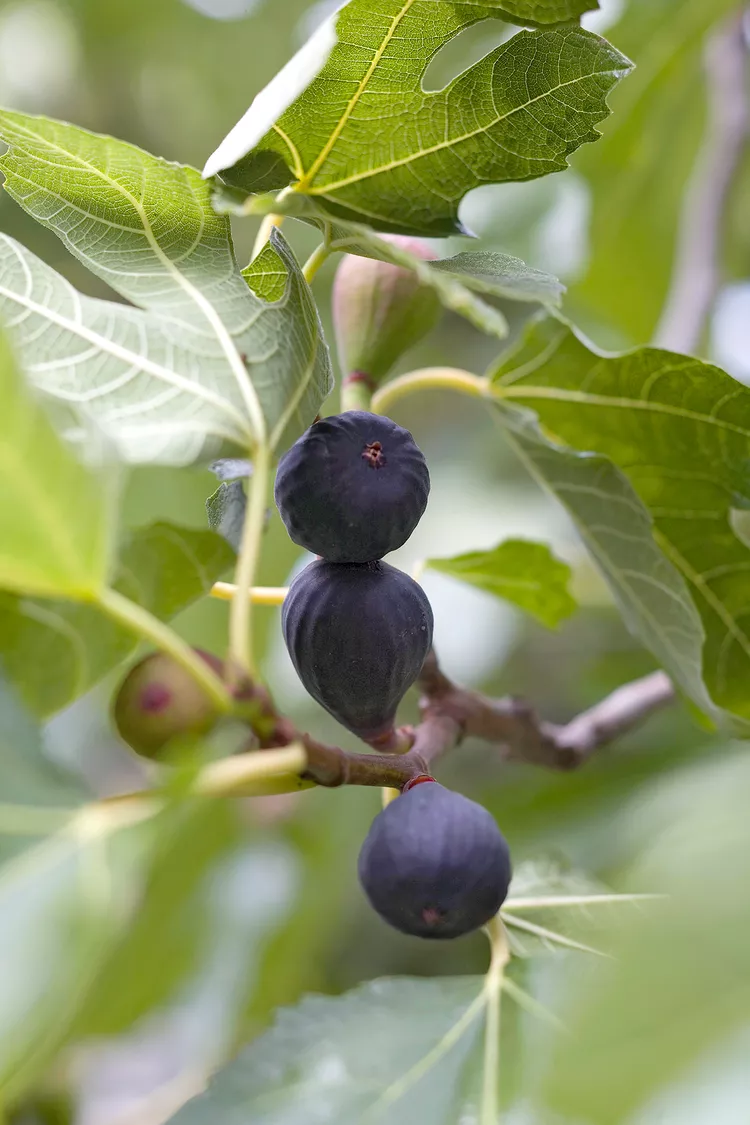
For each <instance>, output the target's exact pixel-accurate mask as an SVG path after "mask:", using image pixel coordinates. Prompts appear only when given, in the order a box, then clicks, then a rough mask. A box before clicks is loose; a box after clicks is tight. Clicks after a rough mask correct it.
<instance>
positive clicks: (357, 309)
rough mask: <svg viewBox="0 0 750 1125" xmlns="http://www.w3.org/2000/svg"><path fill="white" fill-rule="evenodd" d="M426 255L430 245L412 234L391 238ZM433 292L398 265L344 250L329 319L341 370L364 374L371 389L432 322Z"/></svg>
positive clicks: (436, 312) (435, 314) (436, 313)
mask: <svg viewBox="0 0 750 1125" xmlns="http://www.w3.org/2000/svg"><path fill="white" fill-rule="evenodd" d="M389 241H391V242H394V243H395V244H396V245H398V246H399V247H400V248H401V249H403V250H408V251H409V252H410V253H411V254H414V255H415V256H416V257H418V258H422V259H423V260H425V261H431V260H432V259H434V257H435V255H434V254H433V252H432V250H431V249H430V247H429V246H428V245H427V244H426V243H424V242H420V241H419V239H416V238H402V237H400V236H398V235H395V236H393V237H391V238H390V239H389ZM440 313H441V305H440V301H439V300H438V297H437V294H436V293H435V291H434V290H433V289H430V288H429V286H426V285H423V284H422V283H421V282H420V280H419V278H418V277H417V275H416V274H415V273H414V272H413V271H412V270H409V269H405V268H404V267H402V266H394V265H391V264H390V263H389V262H377V261H375V260H374V259H373V258H361V257H358V256H354V255H349V254H348V255H346V257H345V258H344V259H343V261H342V262H341V265H340V266H339V268H338V270H337V272H336V279H335V281H334V285H333V323H334V327H335V330H336V343H337V345H338V353H339V360H340V363H341V369H342V371H343V372H344V375H345V376H348V377H351V376H352V375H358V376H359V377H363V376H364V377H365V378H366V379H367V381H368V382H369V384H370V387H371V389H374V388H375V387H376V386H377V384H378V383H379V382H380V381H381V380H382V379H383V378H384V377H385V376H386V375H387V374H388V372H389V371H390V370H391V368H392V367H393V365H394V364H395V363H396V362H397V360H398V359H400V357H401V356H402V355H403V354H404V352H406V351H408V350H409V348H412V347H414V345H415V344H418V343H419V341H420V340H421V339H422V338H423V337H424V336H426V335H427V333H428V332H429V331H430V330H431V329H433V328H434V327H435V325H436V324H437V322H438V320H439V319H440Z"/></svg>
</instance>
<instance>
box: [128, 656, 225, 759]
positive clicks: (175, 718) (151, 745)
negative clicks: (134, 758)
mask: <svg viewBox="0 0 750 1125" xmlns="http://www.w3.org/2000/svg"><path fill="white" fill-rule="evenodd" d="M196 652H197V654H198V656H200V657H201V659H202V660H204V661H205V662H206V663H207V664H209V665H210V666H211V667H212V668H213V669H214V671H215V672H218V673H219V674H220V673H221V672H222V663H221V661H220V660H219V659H218V657H216V656H212V655H211V653H208V652H202V651H201V650H200V649H196ZM113 713H114V720H115V726H116V727H117V730H118V733H119V735H120V737H121V738H122V739H123V741H124V742H127V744H128V745H129V746H130V747H131V748H132V749H133V750H135V751H136V753H138V754H142V755H143V756H144V757H147V758H155V757H158V755H159V752H160V751H161V750H162V749H163V748H164V747H165V746H166V744H167V743H168V742H169V741H170V739H172V738H175V737H177V736H178V735H198V734H204V733H205V732H206V731H208V730H210V729H211V727H212V726H213V725H214V723H215V722H216V720H217V719H218V717H219V714H218V711H217V709H216V704H215V703H214V702H213V701H212V700H211V698H210V697H209V696H208V695H207V694H206V692H205V691H204V690H203V688H202V687H201V686H200V684H198V683H196V681H195V679H194V678H193V677H192V676H191V675H190V673H189V672H188V671H186V669H185V668H183V667H182V665H180V664H178V663H177V662H176V661H175V660H174V659H173V658H172V657H171V656H168V655H167V654H166V653H164V652H154V653H152V654H151V655H150V656H146V657H145V658H144V659H143V660H141V661H139V662H138V664H136V665H135V666H134V667H133V668H131V670H130V671H129V672H128V674H127V676H126V677H125V679H124V680H123V682H122V684H121V685H120V688H119V690H118V692H117V696H116V697H115V702H114V708H113Z"/></svg>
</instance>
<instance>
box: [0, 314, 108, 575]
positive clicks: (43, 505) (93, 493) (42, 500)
mask: <svg viewBox="0 0 750 1125" xmlns="http://www.w3.org/2000/svg"><path fill="white" fill-rule="evenodd" d="M0 402H1V403H2V410H1V411H0V495H1V496H2V500H1V501H0V588H5V589H6V590H7V589H11V590H16V591H18V592H19V593H28V594H42V595H55V594H57V595H70V596H73V597H91V596H92V595H93V594H95V593H96V591H97V590H99V589H100V588H101V587H102V586H103V585H104V582H105V580H106V575H107V570H108V566H109V555H110V544H111V537H112V530H113V528H112V525H113V518H112V512H111V508H112V505H113V503H114V494H113V489H112V475H111V473H110V472H109V471H108V470H106V469H104V468H103V467H99V469H98V471H97V470H96V469H93V468H91V469H90V468H87V467H85V466H84V465H82V464H81V463H80V461H79V460H78V459H77V457H76V454H75V453H74V451H73V450H72V449H71V448H69V447H68V446H67V445H66V444H65V443H64V442H63V441H61V440H60V438H58V436H57V434H56V432H55V430H54V428H53V426H52V423H51V422H50V420H49V418H48V416H47V414H46V413H45V411H44V409H43V406H42V404H41V403H40V402H39V401H38V400H37V398H36V397H35V395H34V394H33V393H32V392H31V391H30V389H29V388H28V387H27V386H26V384H25V382H24V379H23V376H22V374H21V372H20V370H19V368H18V366H17V364H16V361H15V358H14V356H13V354H12V352H11V350H10V347H9V345H8V342H7V340H6V338H5V336H4V335H3V336H0ZM90 436H91V438H92V439H93V440H92V443H91V447H90V451H91V452H94V448H95V445H96V436H95V435H94V434H93V433H92V434H91V435H90Z"/></svg>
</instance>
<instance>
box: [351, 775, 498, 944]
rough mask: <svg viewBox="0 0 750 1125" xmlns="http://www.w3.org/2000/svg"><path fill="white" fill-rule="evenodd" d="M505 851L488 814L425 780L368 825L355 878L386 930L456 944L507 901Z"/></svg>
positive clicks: (466, 798)
mask: <svg viewBox="0 0 750 1125" xmlns="http://www.w3.org/2000/svg"><path fill="white" fill-rule="evenodd" d="M510 878H511V866H510V852H509V850H508V845H507V843H506V840H505V837H504V836H503V834H502V832H501V831H500V829H499V828H498V827H497V824H496V823H495V820H494V818H493V817H492V816H491V815H490V813H489V812H488V811H487V809H485V808H482V806H481V805H478V804H477V803H476V801H470V800H469V799H468V797H463V796H461V794H460V793H454V792H452V790H450V789H446V788H444V786H442V785H439V784H438V783H437V782H436V781H428V780H424V781H423V782H422V783H420V784H418V785H414V786H412V787H411V788H409V789H407V790H406V791H405V792H404V793H402V794H401V796H400V797H397V798H396V800H395V801H391V803H390V804H389V805H387V806H386V808H384V809H383V811H382V812H380V813H378V815H377V816H376V817H375V820H374V821H373V822H372V826H371V827H370V831H369V833H368V835H367V838H366V840H365V842H364V844H363V845H362V850H361V852H360V853H359V879H360V882H361V884H362V887H363V888H364V891H365V894H366V895H367V897H368V899H369V900H370V903H371V904H372V906H373V907H374V909H375V910H376V911H377V912H378V914H379V915H380V916H381V918H383V919H384V920H385V921H386V922H388V923H389V924H390V925H391V926H394V927H395V928H396V929H397V930H401V932H402V933H405V934H413V935H415V936H416V937H424V938H455V937H460V936H461V935H462V934H467V933H470V932H471V930H476V929H479V927H480V926H484V925H486V923H487V922H489V920H490V918H494V916H495V915H496V914H497V912H498V910H499V909H500V907H501V906H502V904H503V902H504V901H505V898H506V896H507V894H508V887H509V886H510Z"/></svg>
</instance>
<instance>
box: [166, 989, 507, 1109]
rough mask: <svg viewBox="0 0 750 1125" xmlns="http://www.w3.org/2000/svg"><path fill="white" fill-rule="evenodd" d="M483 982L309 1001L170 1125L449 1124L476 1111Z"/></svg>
mask: <svg viewBox="0 0 750 1125" xmlns="http://www.w3.org/2000/svg"><path fill="white" fill-rule="evenodd" d="M483 984H484V982H483V980H482V978H481V977H464V978H460V977H457V978H450V977H449V978H443V979H440V980H414V979H409V978H401V979H394V980H378V981H373V982H371V983H369V984H365V985H362V986H361V987H360V988H357V989H355V990H354V991H352V992H349V993H347V994H346V995H344V996H341V997H337V998H327V997H322V996H310V997H307V998H305V999H304V1000H303V1001H302V1002H301V1003H300V1004H298V1005H297V1006H296V1007H295V1008H291V1009H282V1010H281V1011H280V1012H279V1013H278V1014H277V1018H276V1023H275V1025H274V1027H273V1028H272V1029H271V1030H270V1031H268V1032H266V1033H265V1034H264V1035H262V1036H260V1038H258V1039H256V1040H255V1041H254V1042H253V1043H252V1044H251V1045H250V1047H248V1048H247V1049H246V1050H245V1051H243V1053H242V1054H241V1055H240V1057H239V1058H238V1060H237V1061H236V1062H234V1063H232V1064H230V1065H229V1066H228V1067H226V1068H225V1069H224V1070H223V1071H220V1072H219V1074H218V1075H217V1076H216V1078H215V1079H214V1080H213V1082H212V1083H211V1085H210V1086H209V1089H208V1092H207V1093H206V1094H204V1095H202V1096H201V1097H199V1098H196V1099H195V1100H194V1101H192V1102H189V1103H188V1105H187V1106H185V1108H184V1109H182V1110H181V1111H180V1112H178V1113H177V1115H176V1116H175V1117H174V1118H172V1119H171V1120H172V1122H173V1123H174V1125H209V1122H210V1123H211V1125H244V1123H245V1122H250V1121H252V1123H253V1125H309V1122H310V1121H311V1109H310V1107H311V1106H314V1107H315V1117H314V1119H315V1120H316V1121H317V1122H319V1123H320V1125H365V1122H367V1123H368V1125H414V1123H415V1122H430V1125H455V1122H456V1121H457V1120H458V1119H459V1118H461V1115H462V1113H468V1112H470V1111H472V1110H477V1109H478V1108H479V1105H478V1103H479V1099H480V1096H481V1095H480V1094H479V1092H478V1091H477V1089H476V1088H475V1086H476V1071H478V1070H480V1069H481V1059H482V1048H483V1035H482V1031H483V1025H484V1022H485V1020H484V1015H485V1011H486V1004H487V1001H486V996H485V994H484V993H483ZM470 1120H474V1118H470Z"/></svg>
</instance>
